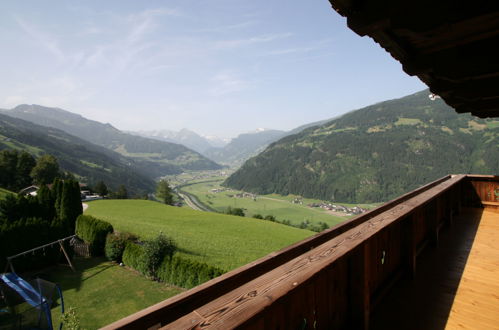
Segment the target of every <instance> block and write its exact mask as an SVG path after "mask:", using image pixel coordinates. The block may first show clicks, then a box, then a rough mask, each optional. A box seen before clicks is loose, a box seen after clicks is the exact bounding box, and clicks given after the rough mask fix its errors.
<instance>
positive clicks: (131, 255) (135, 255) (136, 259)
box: [123, 241, 147, 274]
mask: <svg viewBox="0 0 499 330" xmlns="http://www.w3.org/2000/svg"><path fill="white" fill-rule="evenodd" d="M123 263H124V264H125V265H126V266H128V267H131V268H133V269H135V270H137V271H138V272H140V273H142V274H147V268H146V264H145V262H144V248H143V247H142V246H141V245H139V244H136V243H134V242H131V241H128V242H127V243H126V246H125V251H123Z"/></svg>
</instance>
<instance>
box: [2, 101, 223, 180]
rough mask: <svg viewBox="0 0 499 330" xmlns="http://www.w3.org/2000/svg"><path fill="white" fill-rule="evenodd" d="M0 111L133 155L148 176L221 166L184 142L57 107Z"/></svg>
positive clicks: (129, 155)
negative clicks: (134, 131) (135, 131)
mask: <svg viewBox="0 0 499 330" xmlns="http://www.w3.org/2000/svg"><path fill="white" fill-rule="evenodd" d="M2 113H3V114H5V115H8V116H11V117H15V118H19V119H23V120H27V121H30V122H33V123H36V124H39V125H42V126H46V127H52V128H57V129H60V130H62V131H65V132H66V133H68V134H71V135H74V136H77V137H79V138H81V139H83V140H86V141H88V142H90V143H93V144H96V145H100V146H102V147H105V148H107V149H110V150H112V151H115V152H118V153H120V154H122V155H123V156H126V157H129V158H132V159H134V160H135V161H136V162H137V164H138V165H139V166H142V167H144V169H145V170H146V171H147V172H148V173H150V177H161V176H164V175H167V174H175V173H181V172H182V171H184V170H205V169H220V168H222V167H221V166H220V165H219V164H216V163H215V162H213V161H211V160H209V159H207V158H206V157H204V156H203V155H201V154H200V153H198V152H195V151H193V150H190V149H188V148H187V147H185V146H182V145H179V144H175V143H169V142H165V141H158V140H154V139H150V138H145V137H140V136H135V135H131V134H127V133H124V132H122V131H120V130H118V129H117V128H115V127H114V126H112V125H111V124H109V123H107V124H103V123H100V122H98V121H95V120H91V119H87V118H85V117H83V116H81V115H79V114H75V113H72V112H69V111H67V110H63V109H60V108H51V107H44V106H40V105H26V104H24V105H18V106H17V107H15V108H13V109H11V110H7V111H2Z"/></svg>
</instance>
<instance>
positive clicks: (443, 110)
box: [225, 91, 499, 203]
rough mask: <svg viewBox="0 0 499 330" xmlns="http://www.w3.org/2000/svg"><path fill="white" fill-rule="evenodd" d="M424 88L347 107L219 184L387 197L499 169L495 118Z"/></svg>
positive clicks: (350, 198) (324, 195) (334, 196)
mask: <svg viewBox="0 0 499 330" xmlns="http://www.w3.org/2000/svg"><path fill="white" fill-rule="evenodd" d="M428 94H429V92H428V91H422V92H419V93H416V94H413V95H410V96H407V97H403V98H401V99H397V100H391V101H386V102H382V103H378V104H375V105H372V106H369V107H366V108H363V109H360V110H357V111H353V112H350V113H348V114H346V115H344V116H342V117H340V118H338V119H335V120H333V121H330V122H328V123H326V124H324V125H322V126H319V127H311V128H308V129H305V130H304V131H302V132H301V133H298V134H295V135H291V136H287V137H285V138H283V139H281V140H279V141H277V142H275V143H273V144H271V145H270V146H269V147H268V148H267V149H266V150H265V151H264V152H262V153H261V154H259V155H258V156H256V157H254V158H252V159H250V160H248V161H247V162H246V163H245V164H244V165H243V166H242V167H241V168H240V169H239V170H238V171H236V172H235V173H234V174H233V175H232V176H230V177H229V178H228V179H227V180H226V181H225V185H226V186H229V187H233V188H236V189H241V190H245V191H251V192H256V193H261V194H267V193H279V194H284V195H286V194H290V193H293V194H299V195H303V196H305V197H312V198H320V199H328V200H333V201H342V202H359V203H360V202H363V203H365V202H377V201H384V200H388V199H391V198H394V197H396V196H398V195H400V194H402V193H404V192H407V191H410V190H412V189H414V188H416V187H418V186H420V185H422V184H424V183H427V182H429V181H432V180H435V179H437V178H438V177H441V176H443V175H446V174H448V173H480V174H497V173H498V172H499V153H498V152H497V151H498V150H499V148H498V147H499V145H498V144H499V121H497V120H483V119H479V118H476V117H472V116H471V115H468V114H457V113H456V112H455V111H454V110H453V109H451V108H450V107H449V106H447V105H446V104H445V103H444V102H443V101H442V100H440V99H437V100H435V101H431V100H430V99H429V98H428Z"/></svg>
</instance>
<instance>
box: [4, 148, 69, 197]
mask: <svg viewBox="0 0 499 330" xmlns="http://www.w3.org/2000/svg"><path fill="white" fill-rule="evenodd" d="M61 176H64V174H63V173H61V171H60V169H59V164H58V163H57V159H56V158H55V157H54V156H52V155H43V156H41V157H39V158H38V159H37V160H35V159H34V158H33V156H31V155H30V154H29V153H27V152H26V151H17V150H9V149H6V150H2V151H0V186H1V187H4V188H6V189H9V190H13V191H19V190H20V189H22V188H25V187H27V186H29V185H31V184H32V183H33V182H34V183H36V184H48V183H51V182H53V180H54V179H55V178H56V177H61Z"/></svg>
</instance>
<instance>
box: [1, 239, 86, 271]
mask: <svg viewBox="0 0 499 330" xmlns="http://www.w3.org/2000/svg"><path fill="white" fill-rule="evenodd" d="M76 237H77V236H76V235H71V236H68V237H65V238H61V239H59V240H57V241H53V242H51V243H48V244H44V245H40V246H38V247H36V248H33V249H30V250H27V251H24V252H21V253H18V254H15V255H13V256H10V257H7V264H6V265H5V271H4V273H7V271H8V269H9V268H10V270H11V271H12V273H15V272H16V271H15V269H14V265H13V264H12V260H13V259H15V258H18V257H21V256H24V255H26V254H29V253H34V252H36V251H38V250H42V249H43V250H45V249H46V248H48V247H52V246H54V245H57V244H59V246H60V248H61V251H62V252H63V253H64V256H65V257H66V260H67V261H68V264H69V267H71V269H72V270H73V272H74V271H75V268H74V266H73V263H72V262H71V260H70V258H69V255H68V253H67V252H66V249H65V248H64V244H62V243H64V242H65V241H67V240H71V239H73V238H76Z"/></svg>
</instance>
